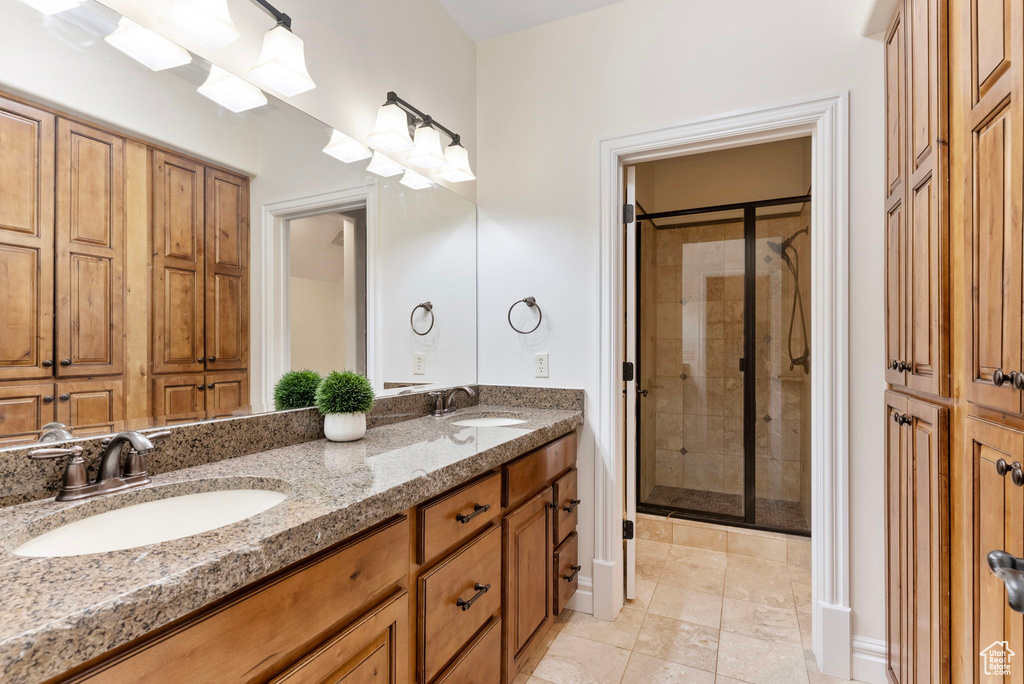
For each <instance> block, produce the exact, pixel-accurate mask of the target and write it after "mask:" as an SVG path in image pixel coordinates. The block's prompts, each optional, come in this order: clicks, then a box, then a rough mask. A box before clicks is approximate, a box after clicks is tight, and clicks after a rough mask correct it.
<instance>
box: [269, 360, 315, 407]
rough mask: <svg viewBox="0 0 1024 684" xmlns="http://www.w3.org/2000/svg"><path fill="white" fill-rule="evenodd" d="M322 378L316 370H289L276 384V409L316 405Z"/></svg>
mask: <svg viewBox="0 0 1024 684" xmlns="http://www.w3.org/2000/svg"><path fill="white" fill-rule="evenodd" d="M321 380H323V378H321V377H320V374H319V373H317V372H316V371H311V370H299V371H288V372H287V373H285V374H284V375H282V376H281V379H280V380H278V381H277V384H276V385H274V409H275V410H277V411H287V410H288V409H299V408H307V407H310V406H314V405H316V388H317V387H319V386H320V381H321Z"/></svg>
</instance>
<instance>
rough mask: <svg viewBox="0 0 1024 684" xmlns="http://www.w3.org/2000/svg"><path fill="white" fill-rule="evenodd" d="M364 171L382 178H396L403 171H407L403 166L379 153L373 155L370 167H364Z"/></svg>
mask: <svg viewBox="0 0 1024 684" xmlns="http://www.w3.org/2000/svg"><path fill="white" fill-rule="evenodd" d="M366 170H367V171H369V172H370V173H375V174H377V175H378V176H383V177H384V178H390V177H391V176H397V175H398V174H400V173H402V172H403V171H408V169H406V168H405V167H404V166H402V165H401V164H399V163H398V162H396V161H395V160H393V159H391V158H389V157H387V156H385V155H383V154H381V153H380V152H374V153H373V159H371V160H370V165H369V166H367V167H366Z"/></svg>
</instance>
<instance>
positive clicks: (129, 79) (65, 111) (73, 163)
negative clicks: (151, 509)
mask: <svg viewBox="0 0 1024 684" xmlns="http://www.w3.org/2000/svg"><path fill="white" fill-rule="evenodd" d="M0 6H2V9H3V12H4V21H3V22H0V447H7V446H13V445H19V446H21V445H24V444H26V443H31V442H36V441H49V440H58V439H66V438H67V436H68V432H67V431H70V433H71V435H72V436H73V437H76V438H77V437H87V436H95V435H98V434H104V433H110V432H115V431H119V430H123V429H127V428H131V429H135V428H140V427H148V426H151V425H168V424H180V423H185V422H192V421H199V420H209V419H217V418H223V417H229V416H236V415H245V414H248V413H252V412H261V411H269V410H273V409H274V400H273V388H274V385H275V383H276V382H277V381H278V380H279V379H280V377H281V376H282V375H283V374H284V373H286V372H288V371H291V370H301V369H309V370H313V371H316V372H317V373H319V374H321V375H326V374H327V373H329V372H331V371H335V370H338V371H340V370H353V371H356V372H358V373H361V374H364V375H366V376H367V377H368V378H369V379H370V380H371V382H372V384H373V387H374V390H375V391H376V392H377V393H378V394H381V393H398V392H408V391H419V390H424V389H427V388H429V387H430V386H445V385H455V384H469V383H474V382H475V381H476V337H477V335H476V206H475V205H474V204H473V203H472V202H470V201H469V200H467V199H465V198H463V197H461V196H460V195H458V194H456V193H454V192H452V191H450V190H448V189H446V188H443V187H440V186H437V185H433V184H425V183H421V184H419V186H418V187H417V188H415V189H414V188H412V187H408V186H407V185H403V184H402V183H401V182H400V180H401V178H402V176H401V175H395V176H391V177H387V178H385V177H382V176H380V175H376V174H374V173H370V172H369V171H368V170H367V162H368V160H361V161H356V162H353V163H345V162H342V161H340V160H339V159H337V158H335V157H334V156H331V155H329V154H325V153H324V148H325V147H326V146H328V143H329V142H330V141H331V139H332V134H333V135H337V134H335V133H334V129H333V127H332V126H331V125H330V124H329V123H325V122H322V121H320V120H318V119H315V118H313V117H312V116H309V115H307V114H306V113H304V112H302V111H300V110H298V109H296V108H294V107H292V106H290V105H288V104H286V103H284V102H283V101H281V100H279V99H277V98H275V97H273V96H271V95H264V96H263V99H265V100H266V102H265V103H264V104H260V105H258V106H256V107H254V108H250V109H248V110H246V111H243V112H240V113H236V112H235V111H233V110H232V109H233V108H235V107H234V106H233V107H232V108H228V107H226V106H223V105H222V104H218V103H217V102H215V101H213V100H211V99H210V98H209V97H207V96H204V95H203V94H202V93H201V92H200V91H201V90H202V88H205V87H206V84H208V82H209V80H210V76H211V71H214V72H215V74H216V73H217V72H216V71H215V70H217V69H218V67H216V66H215V65H212V64H210V63H209V62H207V61H205V60H203V59H202V58H200V57H199V56H197V55H189V54H188V53H185V52H184V51H182V52H183V54H185V55H188V57H189V61H188V62H187V63H184V64H180V65H178V66H173V67H170V68H166V69H162V70H160V71H154V70H152V69H150V68H149V67H147V66H145V65H143V64H142V63H140V62H139V61H136V60H135V59H133V58H132V57H130V56H129V55H127V54H125V53H124V52H122V51H121V50H119V49H115V46H114V45H112V44H111V42H110V41H108V40H106V39H107V38H108V37H109V36H110V35H111V34H112V33H113V32H114V31H115V30H117V29H118V25H119V21H120V20H121V17H120V15H118V14H117V13H116V12H114V11H113V10H111V9H110V8H109V7H107V6H106V5H104V4H101V3H99V2H95V1H94V0H85V1H84V2H83V3H81V4H80V5H79V6H77V7H74V8H72V9H70V10H67V11H64V12H61V13H60V14H57V15H54V16H45V15H43V14H42V13H40V12H37V11H36V10H34V9H33V8H32V7H30V6H29V5H27V4H25V3H22V2H19V1H17V0H0ZM228 76H230V75H228ZM201 86H202V88H201ZM386 89H387V88H386V87H382V89H381V90H382V93H383V92H385V91H386ZM256 92H259V91H256ZM221 101H223V102H227V104H232V102H231V101H229V100H224V99H223V98H221ZM260 101H261V102H262V100H260ZM421 180H422V179H421Z"/></svg>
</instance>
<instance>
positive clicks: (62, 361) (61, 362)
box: [60, 359, 71, 366]
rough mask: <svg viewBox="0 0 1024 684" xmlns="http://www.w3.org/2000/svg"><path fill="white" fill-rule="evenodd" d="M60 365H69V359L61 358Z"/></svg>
mask: <svg viewBox="0 0 1024 684" xmlns="http://www.w3.org/2000/svg"><path fill="white" fill-rule="evenodd" d="M60 365H62V366H70V365H71V359H61V360H60Z"/></svg>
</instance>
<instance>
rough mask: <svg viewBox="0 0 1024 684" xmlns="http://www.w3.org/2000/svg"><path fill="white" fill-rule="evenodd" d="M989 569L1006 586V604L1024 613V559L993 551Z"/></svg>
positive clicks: (989, 560)
mask: <svg viewBox="0 0 1024 684" xmlns="http://www.w3.org/2000/svg"><path fill="white" fill-rule="evenodd" d="M988 567H989V569H990V570H992V574H994V575H995V576H996V577H998V578H999V579H1001V580H1002V581H1003V584H1005V585H1006V602H1007V603H1008V604H1009V605H1010V608H1012V609H1013V610H1015V611H1017V612H1018V613H1024V559H1021V558H1015V557H1014V556H1011V555H1010V554H1008V553H1007V552H1006V551H991V552H989V554H988Z"/></svg>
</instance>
